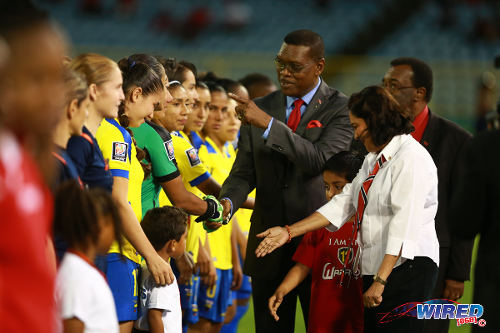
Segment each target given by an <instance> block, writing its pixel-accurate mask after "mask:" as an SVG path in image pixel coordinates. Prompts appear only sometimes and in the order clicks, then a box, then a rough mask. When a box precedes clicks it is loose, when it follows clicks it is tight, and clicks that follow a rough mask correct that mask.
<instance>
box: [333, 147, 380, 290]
mask: <svg viewBox="0 0 500 333" xmlns="http://www.w3.org/2000/svg"><path fill="white" fill-rule="evenodd" d="M386 161H387V160H386V159H385V156H384V155H382V156H380V158H379V159H378V160H377V162H376V163H375V166H374V167H373V171H372V172H371V173H370V175H369V176H368V177H367V178H366V179H365V181H364V182H363V185H362V186H361V189H360V190H359V194H358V209H357V210H356V221H355V223H354V227H353V231H352V237H351V239H350V240H349V250H348V252H347V256H346V259H345V260H344V269H343V270H342V276H341V278H340V284H341V285H342V283H343V280H344V273H345V271H346V269H347V263H348V262H349V261H350V258H351V252H353V250H354V244H355V243H356V240H357V238H358V232H359V229H360V228H361V222H362V221H363V214H364V213H365V208H366V205H367V204H368V190H369V189H370V186H372V183H373V179H375V176H376V175H377V172H378V170H379V169H380V168H381V167H382V165H383V164H384V163H385V162H386ZM353 260H354V258H353ZM355 268H356V267H354V265H353V267H352V269H351V274H350V275H349V278H350V277H351V276H352V274H354V269H355Z"/></svg>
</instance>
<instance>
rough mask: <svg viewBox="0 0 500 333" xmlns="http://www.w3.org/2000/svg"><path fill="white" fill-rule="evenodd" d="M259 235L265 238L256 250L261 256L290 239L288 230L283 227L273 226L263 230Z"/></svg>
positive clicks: (258, 255)
mask: <svg viewBox="0 0 500 333" xmlns="http://www.w3.org/2000/svg"><path fill="white" fill-rule="evenodd" d="M257 237H258V238H264V239H263V240H262V242H260V244H259V246H257V249H256V250H255V254H256V255H257V257H258V258H259V257H263V256H265V255H266V254H269V253H271V252H273V251H274V250H276V249H277V248H278V247H281V246H283V245H284V244H285V243H286V242H287V241H288V231H287V230H286V228H283V227H273V228H269V229H267V230H266V231H264V232H261V233H260V234H258V235H257Z"/></svg>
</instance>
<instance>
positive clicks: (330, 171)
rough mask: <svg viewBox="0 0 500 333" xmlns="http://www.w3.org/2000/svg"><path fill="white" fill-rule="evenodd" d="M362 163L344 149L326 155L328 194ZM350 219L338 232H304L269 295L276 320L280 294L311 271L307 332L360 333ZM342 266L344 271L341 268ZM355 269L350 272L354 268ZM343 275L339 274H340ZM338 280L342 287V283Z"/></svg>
mask: <svg viewBox="0 0 500 333" xmlns="http://www.w3.org/2000/svg"><path fill="white" fill-rule="evenodd" d="M362 163H363V156H361V155H359V154H357V153H354V152H347V151H343V152H340V153H338V154H336V155H334V156H333V157H332V158H330V159H329V160H328V161H327V162H326V164H325V169H324V170H323V180H324V182H325V190H326V197H327V199H328V200H331V199H332V198H333V196H335V195H336V194H339V193H341V192H342V189H343V188H344V185H345V184H347V183H350V182H351V181H352V180H353V179H354V177H355V176H356V174H357V173H358V171H359V169H360V168H361V164H362ZM353 223H354V218H352V219H351V220H350V221H349V222H347V223H346V224H344V226H343V227H342V228H340V229H339V230H337V231H336V232H330V231H328V230H327V229H326V228H323V229H319V230H315V231H313V232H308V233H307V234H305V235H304V238H302V241H301V243H300V245H299V247H298V248H297V251H296V252H295V255H294V256H293V260H294V261H296V262H297V263H296V264H295V266H294V267H292V269H290V271H289V272H288V274H287V275H286V277H285V279H284V280H283V282H282V283H281V284H280V285H279V287H278V288H277V289H276V291H275V292H274V295H273V296H271V298H270V299H269V310H270V311H271V314H272V315H273V317H274V319H276V320H279V317H278V315H277V310H278V307H279V306H280V304H281V302H282V300H283V297H285V295H287V294H288V293H289V292H290V291H292V290H293V289H294V288H295V287H297V286H298V285H299V284H300V283H301V282H302V281H303V280H304V279H305V278H306V277H307V275H308V274H309V273H311V274H312V283H311V304H310V309H309V327H308V330H307V331H308V332H309V333H320V332H321V333H323V332H325V333H326V332H328V333H331V332H334V331H335V332H344V333H347V332H356V333H358V332H359V333H361V332H363V299H362V294H363V293H362V289H363V279H362V278H361V271H360V270H359V265H357V264H356V262H357V260H359V259H356V258H360V257H361V256H360V253H358V251H359V248H358V245H357V244H355V245H354V247H353V249H352V250H351V254H350V255H349V261H348V263H347V265H345V260H346V257H347V254H348V253H349V242H350V238H351V237H352V234H353V227H354V225H353ZM344 267H346V272H345V273H344V274H342V273H343V270H344ZM353 267H354V272H352V268H353ZM342 275H344V276H343V278H342ZM341 279H342V285H341V284H340V283H341Z"/></svg>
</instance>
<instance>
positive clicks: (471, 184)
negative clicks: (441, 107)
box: [451, 130, 500, 332]
mask: <svg viewBox="0 0 500 333" xmlns="http://www.w3.org/2000/svg"><path fill="white" fill-rule="evenodd" d="M498 147H500V131H499V130H495V131H491V132H484V133H480V134H478V136H477V137H475V138H474V139H472V140H471V141H470V142H469V144H468V145H467V147H466V148H465V154H464V155H465V158H464V165H465V166H464V169H465V170H464V174H463V175H461V177H459V178H458V179H457V180H456V181H457V183H458V185H457V190H456V191H455V193H454V195H453V200H452V204H451V217H452V218H453V221H454V223H455V228H454V229H453V233H455V234H456V235H458V236H460V237H463V238H464V239H465V240H468V241H472V240H474V238H475V236H476V235H477V234H481V238H480V240H479V247H478V251H477V261H476V268H475V278H474V303H477V304H481V305H482V306H483V307H484V313H483V316H482V317H481V319H484V320H486V326H485V327H480V326H479V325H472V331H473V332H500V317H499V316H498V312H497V311H496V310H498V309H499V308H500V307H499V305H498V297H499V295H500V283H499V282H498V281H500V265H498V258H499V257H500V242H499V240H498V235H500V205H499V203H500V178H499V177H496V176H497V174H498V166H499V165H500V154H499V153H498ZM492 148H493V149H492Z"/></svg>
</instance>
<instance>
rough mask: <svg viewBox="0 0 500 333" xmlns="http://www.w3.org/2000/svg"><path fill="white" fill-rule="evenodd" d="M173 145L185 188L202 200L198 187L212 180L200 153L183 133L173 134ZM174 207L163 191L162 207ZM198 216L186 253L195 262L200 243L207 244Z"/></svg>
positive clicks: (187, 243)
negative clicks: (209, 179)
mask: <svg viewBox="0 0 500 333" xmlns="http://www.w3.org/2000/svg"><path fill="white" fill-rule="evenodd" d="M170 134H171V135H172V143H173V146H174V155H175V160H176V161H177V169H179V172H180V173H181V176H182V182H183V183H184V187H185V188H186V190H188V191H189V192H191V193H193V194H194V195H196V196H198V197H200V198H202V197H203V193H202V192H201V191H200V190H199V189H198V188H197V187H196V186H198V185H199V184H200V183H202V182H204V181H205V180H207V179H208V178H210V173H209V172H208V171H207V168H205V166H204V165H203V164H202V163H201V160H200V158H199V157H198V152H197V151H196V149H195V148H193V146H192V145H191V143H190V142H189V140H188V138H187V136H186V135H185V134H184V133H182V132H172V133H170ZM163 206H173V205H172V203H171V202H170V200H169V199H168V197H167V195H166V194H165V192H164V191H163V190H161V192H160V207H163ZM196 217H197V216H190V220H189V227H188V234H187V238H186V251H187V252H189V253H191V255H192V256H193V259H194V261H195V262H197V260H198V251H199V247H200V243H199V241H200V240H201V242H202V244H203V243H205V235H206V232H205V230H204V229H203V224H202V223H197V222H195V221H194V220H195V218H196Z"/></svg>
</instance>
